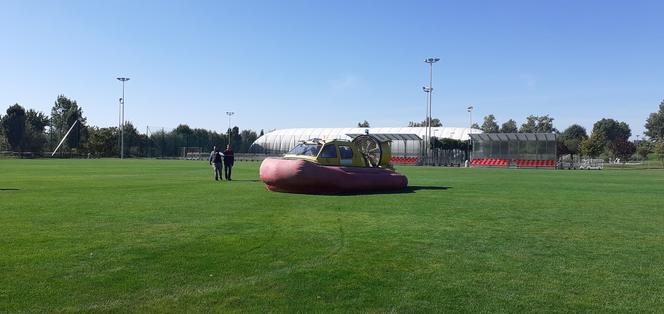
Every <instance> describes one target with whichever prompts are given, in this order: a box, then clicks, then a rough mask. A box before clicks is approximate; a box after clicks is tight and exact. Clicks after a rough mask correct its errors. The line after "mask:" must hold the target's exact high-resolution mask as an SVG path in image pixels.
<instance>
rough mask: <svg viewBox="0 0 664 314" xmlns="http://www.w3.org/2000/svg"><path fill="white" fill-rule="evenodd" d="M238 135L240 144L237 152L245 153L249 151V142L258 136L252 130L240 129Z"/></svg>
mask: <svg viewBox="0 0 664 314" xmlns="http://www.w3.org/2000/svg"><path fill="white" fill-rule="evenodd" d="M240 137H241V138H242V144H241V145H240V147H239V149H238V152H240V153H246V152H248V151H249V146H251V144H252V143H253V142H254V141H255V140H256V139H257V138H258V135H256V132H254V131H252V130H242V132H241V133H240Z"/></svg>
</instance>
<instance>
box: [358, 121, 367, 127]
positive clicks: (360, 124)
mask: <svg viewBox="0 0 664 314" xmlns="http://www.w3.org/2000/svg"><path fill="white" fill-rule="evenodd" d="M357 127H358V128H370V126H369V121H367V120H364V122H358V123H357Z"/></svg>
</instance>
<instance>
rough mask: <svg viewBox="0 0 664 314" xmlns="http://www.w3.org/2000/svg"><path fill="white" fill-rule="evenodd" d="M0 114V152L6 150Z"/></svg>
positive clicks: (0, 115)
mask: <svg viewBox="0 0 664 314" xmlns="http://www.w3.org/2000/svg"><path fill="white" fill-rule="evenodd" d="M2 118H3V117H2V114H1V113H0V151H4V150H7V147H6V145H7V144H6V141H7V140H6V139H5V130H4V128H3V127H2Z"/></svg>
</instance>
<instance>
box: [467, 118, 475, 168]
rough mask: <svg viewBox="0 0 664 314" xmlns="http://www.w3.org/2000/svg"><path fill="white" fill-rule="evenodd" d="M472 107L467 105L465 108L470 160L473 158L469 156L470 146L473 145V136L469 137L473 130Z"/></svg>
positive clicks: (469, 153) (469, 152)
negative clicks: (466, 111)
mask: <svg viewBox="0 0 664 314" xmlns="http://www.w3.org/2000/svg"><path fill="white" fill-rule="evenodd" d="M473 109H474V108H473V106H468V108H466V110H468V121H469V122H468V143H469V144H470V145H469V146H468V159H470V160H473V159H472V158H471V156H470V155H471V153H472V152H473V151H472V148H471V146H473V138H472V137H470V133H471V132H472V131H473Z"/></svg>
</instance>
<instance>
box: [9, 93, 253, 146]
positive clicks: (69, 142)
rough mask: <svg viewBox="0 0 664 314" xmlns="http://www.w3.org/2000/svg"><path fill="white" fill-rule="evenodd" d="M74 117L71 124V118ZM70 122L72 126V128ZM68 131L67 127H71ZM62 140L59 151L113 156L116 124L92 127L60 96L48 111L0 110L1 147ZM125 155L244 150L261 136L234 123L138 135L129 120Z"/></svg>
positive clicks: (117, 134) (117, 132) (117, 131)
mask: <svg viewBox="0 0 664 314" xmlns="http://www.w3.org/2000/svg"><path fill="white" fill-rule="evenodd" d="M75 121H78V123H76V124H75V125H74V122H75ZM72 125H74V126H73V128H72ZM70 128H72V129H71V131H69V129H70ZM68 131H69V132H70V133H69V136H67V139H66V141H65V142H64V143H63V145H62V146H61V147H60V149H59V151H62V152H67V153H73V154H88V153H89V154H91V155H94V156H99V157H114V156H118V155H119V152H120V140H119V137H120V131H121V130H120V128H119V127H115V126H113V127H98V126H90V125H88V123H87V118H86V117H85V116H84V114H83V108H82V107H81V106H80V105H79V104H78V103H77V102H76V100H72V99H70V98H68V97H66V96H64V95H59V96H58V97H57V98H56V100H55V102H54V104H53V107H52V109H51V113H50V115H46V114H45V113H43V112H39V111H36V110H33V109H27V110H26V109H25V108H24V107H23V106H21V105H19V104H14V105H11V106H9V108H7V110H6V112H5V114H4V115H3V114H2V113H0V151H14V152H19V153H23V152H32V153H34V154H38V155H40V154H42V153H43V152H45V151H53V150H54V149H55V148H56V146H57V145H58V143H59V142H60V140H61V139H62V138H63V136H64V135H65V134H66V133H67V132H68ZM122 131H124V147H125V156H129V157H132V156H135V157H175V156H179V154H180V153H181V147H202V148H203V149H204V150H207V149H211V147H212V146H215V145H216V146H218V147H225V146H226V145H228V144H230V145H231V147H232V148H233V149H234V150H235V151H236V152H240V153H243V152H247V151H248V150H249V146H250V145H251V143H253V142H254V141H255V140H256V139H257V138H258V136H260V135H263V131H262V130H261V132H260V135H258V134H256V132H255V131H253V130H240V129H239V128H238V127H237V126H235V127H233V128H231V129H229V130H228V131H227V132H226V133H218V132H216V131H212V130H206V129H200V128H191V127H189V126H188V125H186V124H180V125H179V126H177V127H176V128H175V129H173V130H168V131H167V130H163V129H161V130H152V132H150V133H149V134H148V132H146V133H140V132H139V131H138V130H137V129H136V127H134V125H133V124H132V123H131V122H127V123H126V124H125V125H124V126H123V128H122Z"/></svg>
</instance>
